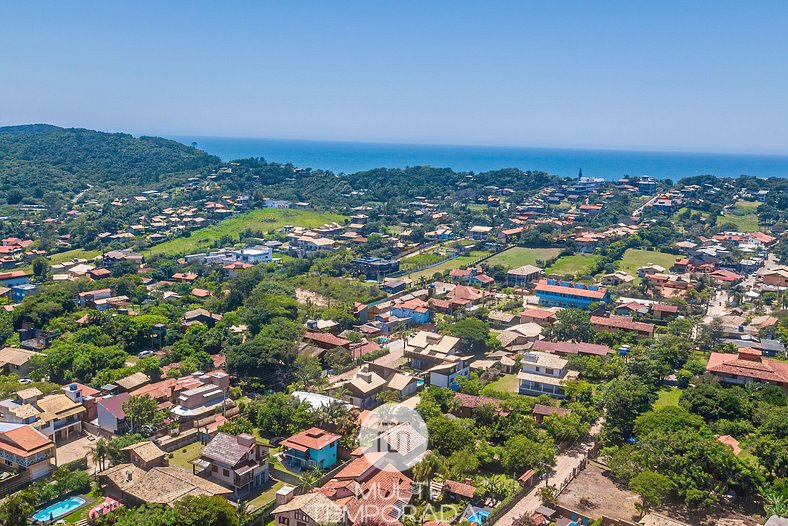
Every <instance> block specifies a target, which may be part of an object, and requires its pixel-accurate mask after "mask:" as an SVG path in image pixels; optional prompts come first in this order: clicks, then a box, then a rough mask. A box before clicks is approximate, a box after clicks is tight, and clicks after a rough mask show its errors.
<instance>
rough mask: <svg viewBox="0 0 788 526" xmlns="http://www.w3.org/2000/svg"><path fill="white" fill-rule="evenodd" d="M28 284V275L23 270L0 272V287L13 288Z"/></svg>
mask: <svg viewBox="0 0 788 526" xmlns="http://www.w3.org/2000/svg"><path fill="white" fill-rule="evenodd" d="M29 283H30V274H28V273H27V272H25V271H23V270H12V271H11V272H0V285H1V286H3V287H10V288H13V287H15V286H17V285H27V284H29Z"/></svg>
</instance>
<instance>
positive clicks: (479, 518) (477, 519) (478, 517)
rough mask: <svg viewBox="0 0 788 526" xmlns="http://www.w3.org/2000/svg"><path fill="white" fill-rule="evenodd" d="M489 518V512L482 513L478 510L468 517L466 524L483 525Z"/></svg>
mask: <svg viewBox="0 0 788 526" xmlns="http://www.w3.org/2000/svg"><path fill="white" fill-rule="evenodd" d="M489 516H490V512H489V511H482V510H479V511H477V512H476V513H474V514H473V515H471V516H470V517H468V522H474V523H476V524H484V523H485V522H486V521H487V517H489Z"/></svg>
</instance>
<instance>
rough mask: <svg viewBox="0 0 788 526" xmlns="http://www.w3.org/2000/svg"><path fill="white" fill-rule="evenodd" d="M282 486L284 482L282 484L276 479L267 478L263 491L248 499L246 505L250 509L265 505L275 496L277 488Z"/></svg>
mask: <svg viewBox="0 0 788 526" xmlns="http://www.w3.org/2000/svg"><path fill="white" fill-rule="evenodd" d="M282 486H284V484H282V483H281V482H279V481H278V480H269V481H268V482H266V489H265V491H263V492H262V493H260V494H259V495H258V496H256V497H255V498H253V499H252V500H250V501H249V502H248V503H247V505H248V506H249V508H250V509H251V510H252V511H254V510H256V509H258V508H260V507H262V506H265V505H266V504H268V503H269V502H271V501H272V500H274V499H275V498H276V492H277V491H279V488H281V487H282Z"/></svg>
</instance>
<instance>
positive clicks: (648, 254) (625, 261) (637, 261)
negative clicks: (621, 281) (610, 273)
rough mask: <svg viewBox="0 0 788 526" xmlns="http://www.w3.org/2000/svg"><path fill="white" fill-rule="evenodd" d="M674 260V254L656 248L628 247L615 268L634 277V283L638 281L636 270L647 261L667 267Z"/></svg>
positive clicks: (647, 262)
mask: <svg viewBox="0 0 788 526" xmlns="http://www.w3.org/2000/svg"><path fill="white" fill-rule="evenodd" d="M674 261H676V256H674V255H673V254H668V253H666V252H659V251H657V250H640V249H636V248H629V249H627V251H626V252H624V257H622V258H621V261H619V262H618V264H617V265H616V268H618V270H622V271H624V272H626V273H627V274H629V275H630V276H633V277H634V278H635V283H639V282H640V278H639V277H638V273H637V270H638V269H639V268H640V267H642V266H644V265H648V264H649V263H653V264H655V265H659V266H661V267H665V268H666V269H669V268H670V267H672V266H673V262H674Z"/></svg>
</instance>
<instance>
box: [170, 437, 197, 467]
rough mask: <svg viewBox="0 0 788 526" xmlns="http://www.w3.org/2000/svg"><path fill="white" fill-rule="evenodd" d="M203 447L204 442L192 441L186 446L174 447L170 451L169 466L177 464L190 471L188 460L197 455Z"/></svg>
mask: <svg viewBox="0 0 788 526" xmlns="http://www.w3.org/2000/svg"><path fill="white" fill-rule="evenodd" d="M204 447H205V445H204V444H200V443H199V442H194V443H192V444H189V445H188V446H186V447H182V448H179V449H176V450H175V451H173V452H172V453H171V455H172V456H171V457H170V466H178V467H181V468H183V469H187V470H189V471H191V470H192V465H191V464H190V463H189V462H191V461H192V460H194V459H195V458H197V457H199V456H200V453H202V450H203V448H204Z"/></svg>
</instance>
